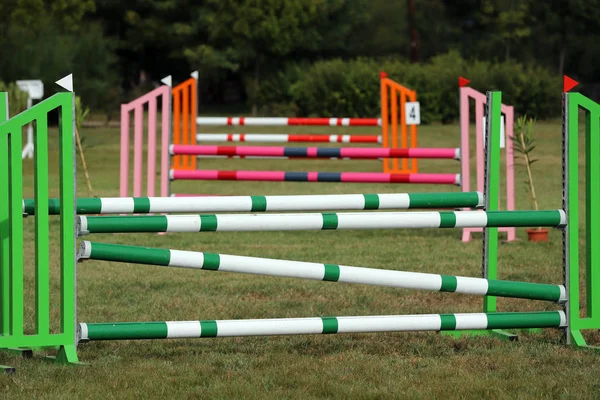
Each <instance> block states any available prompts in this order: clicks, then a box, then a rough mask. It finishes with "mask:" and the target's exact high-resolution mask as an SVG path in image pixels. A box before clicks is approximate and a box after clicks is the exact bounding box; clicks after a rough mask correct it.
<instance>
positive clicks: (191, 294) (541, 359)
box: [0, 122, 600, 399]
mask: <svg viewBox="0 0 600 400" xmlns="http://www.w3.org/2000/svg"><path fill="white" fill-rule="evenodd" d="M214 131H218V130H214ZM222 131H224V132H226V130H222ZM247 131H248V132H250V130H247ZM254 131H255V132H260V131H276V130H275V129H271V130H269V129H255V130H254ZM277 131H283V129H277ZM294 131H296V132H299V131H300V132H314V133H320V132H323V131H325V132H330V133H344V132H347V131H344V130H343V129H342V128H339V129H338V128H333V129H328V128H325V129H318V128H313V129H312V130H311V129H310V128H299V129H295V130H291V129H290V130H288V132H290V133H291V132H294ZM352 132H356V133H367V132H370V133H376V130H373V129H367V128H365V129H357V130H352ZM84 136H85V143H86V158H87V163H88V166H89V167H90V176H91V178H92V180H93V185H94V190H95V195H97V196H117V195H118V168H119V167H118V157H119V139H118V131H117V130H113V129H98V130H93V129H90V130H87V131H86V132H84ZM537 136H538V148H537V158H539V159H540V161H539V162H538V163H536V164H535V165H534V174H535V179H536V189H537V192H538V200H539V202H540V207H541V208H542V209H556V208H560V207H561V164H560V163H561V150H560V146H561V138H560V123H558V122H547V123H546V122H542V123H539V124H538V127H537ZM419 142H420V146H423V147H457V146H458V145H459V134H458V127H457V126H456V125H449V126H423V127H421V128H420V137H419ZM52 145H53V146H54V147H53V151H54V152H55V150H56V142H52ZM78 161H79V160H78ZM200 165H201V166H200ZM55 167H56V160H53V165H52V166H51V168H52V169H53V170H55ZM199 168H206V169H210V168H219V169H241V168H247V169H271V170H275V169H280V170H283V169H286V170H290V171H309V170H312V171H343V170H348V171H380V163H379V162H377V161H329V160H320V161H298V160H290V161H285V160H273V161H268V160H201V161H199ZM25 170H26V171H29V172H31V171H32V163H31V161H26V162H25ZM420 171H421V172H458V171H459V164H458V162H456V161H449V160H441V161H429V160H423V161H421V162H420ZM77 178H78V182H77V183H78V193H79V195H80V196H82V197H83V196H86V195H87V193H86V187H85V184H84V180H83V174H82V173H81V170H80V173H78V177H77ZM473 180H474V178H473ZM524 180H525V174H524V171H523V170H522V169H520V168H518V169H517V178H516V186H517V187H516V189H517V201H516V203H517V208H519V209H529V208H530V203H529V200H528V195H527V192H526V191H525V185H524V184H522V182H523V181H524ZM56 183H57V182H56V180H53V181H52V182H51V184H54V185H56ZM32 184H33V182H32V179H30V180H28V181H27V182H26V185H27V188H26V189H27V191H28V194H29V195H31V188H32ZM173 190H174V191H175V192H187V193H215V194H248V195H258V194H311V193H376V192H379V193H386V192H405V191H412V192H417V191H440V190H458V188H453V187H442V186H428V185H375V184H342V183H339V184H336V183H334V184H325V183H293V182H281V183H279V182H265V183H260V182H175V183H174V184H173ZM55 192H56V189H55ZM582 205H583V202H582ZM57 226H58V224H55V226H53V228H57ZM26 227H27V228H26V229H27V231H26V241H27V243H26V246H30V244H29V243H31V241H32V240H33V219H32V218H30V219H27V220H26ZM460 237H461V232H460V230H458V229H456V230H451V229H444V230H429V229H423V230H373V231H324V232H260V233H248V232H245V233H244V232H242V233H231V232H217V233H196V234H194V233H189V234H168V235H164V236H159V235H155V234H113V235H93V236H89V237H88V239H91V240H94V241H103V242H109V243H120V244H132V245H144V246H152V247H163V248H174V249H181V250H196V251H209V252H221V253H226V254H236V255H249V256H257V257H271V258H281V259H290V260H301V261H313V262H321V263H334V264H345V265H355V266H365V267H374V268H386V269H398V270H407V271H423V272H433V273H443V274H450V275H467V276H480V273H481V240H480V235H478V236H476V238H475V240H473V241H472V242H470V243H462V242H461V241H460ZM518 237H519V238H520V239H521V240H519V241H517V242H513V243H507V244H504V245H502V246H501V247H500V262H499V277H500V278H501V279H512V280H523V281H532V282H544V283H561V282H562V271H561V268H562V265H561V264H562V263H561V258H562V246H561V233H560V232H559V231H557V230H552V231H551V232H550V242H549V243H541V244H534V243H529V242H527V240H523V239H526V233H525V230H524V229H518ZM54 244H55V245H57V243H56V242H54ZM583 244H584V243H583V241H582V251H583V250H584V247H583ZM26 248H27V247H26ZM31 253H32V252H30V251H29V252H27V257H28V259H27V268H28V270H27V271H26V284H27V286H28V299H29V300H28V301H27V306H28V307H29V311H30V312H29V313H28V314H29V315H28V320H27V322H28V328H29V329H31V327H32V326H33V325H32V323H33V313H32V309H33V303H32V295H33V292H32V285H33V282H34V276H33V272H32V267H31V266H32V264H33V254H31ZM52 258H53V263H54V266H55V267H56V264H57V260H58V254H53V255H52ZM53 272H54V273H53V276H52V282H51V283H52V285H53V286H52V287H53V289H55V290H54V293H53V294H52V301H53V308H52V312H53V318H54V321H56V318H57V315H58V314H57V312H58V310H57V307H56V304H58V297H57V296H56V292H57V288H58V277H57V276H56V275H57V274H56V270H53ZM77 275H78V279H77V284H78V311H79V312H78V318H79V321H81V322H105V321H107V322H108V321H153V320H196V319H230V318H277V317H311V316H328V315H377V314H412V313H438V312H442V313H450V312H479V311H481V307H482V298H480V297H477V296H467V295H459V294H448V293H446V294H443V293H430V292H421V291H409V290H397V289H390V288H379V287H372V286H361V285H345V284H337V283H326V282H315V281H305V280H294V279H287V278H272V277H260V276H251V275H240V274H238V275H236V274H230V273H220V272H212V271H192V270H184V269H168V268H164V267H154V266H143V265H130V264H118V263H103V262H93V261H87V262H85V263H83V264H80V265H79V266H78V274H77ZM498 303H499V309H500V310H502V311H539V310H551V309H555V308H556V306H555V305H552V304H547V303H545V302H538V301H526V300H511V299H499V300H498ZM590 339H592V340H594V339H595V342H596V343H598V342H599V340H598V339H599V337H598V335H597V334H596V335H594V334H592V336H591V337H590ZM78 353H79V357H80V359H81V361H84V362H87V363H89V365H88V366H85V367H62V366H57V365H52V364H47V363H43V362H42V361H40V360H39V359H38V358H36V359H34V360H20V359H18V358H16V357H14V356H12V355H9V354H7V353H0V364H10V365H15V366H16V367H17V368H18V370H17V374H16V375H12V376H0V398H6V399H31V398H36V399H37V398H103V399H111V398H118V399H123V398H250V399H252V398H264V397H272V398H298V399H300V398H301V399H310V398H322V397H334V398H361V399H362V398H364V399H372V398H388V397H394V398H406V397H410V398H457V397H469V398H475V397H477V398H480V397H486V398H499V399H503V398H597V397H598V393H599V391H600V375H599V374H598V368H599V367H600V357H599V356H598V354H597V353H594V352H592V351H579V350H575V349H573V348H569V347H566V346H565V345H563V344H561V333H560V332H558V331H553V330H547V331H543V332H542V333H538V334H526V335H522V336H521V337H520V341H519V342H516V343H515V342H507V341H503V340H500V339H497V338H493V337H463V338H459V339H454V338H451V337H449V336H445V335H440V334H436V333H423V332H422V333H398V334H395V333H394V334H355V335H327V336H318V335H316V336H293V337H258V338H218V339H196V340H165V341H160V340H157V341H139V342H134V341H129V342H127V341H124V342H95V343H88V344H82V345H81V346H80V347H79V352H78Z"/></svg>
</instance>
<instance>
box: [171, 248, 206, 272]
mask: <svg viewBox="0 0 600 400" xmlns="http://www.w3.org/2000/svg"><path fill="white" fill-rule="evenodd" d="M169 252H170V258H169V266H170V267H179V268H198V269H200V268H202V265H203V264H204V254H203V253H200V252H194V251H184V250H169Z"/></svg>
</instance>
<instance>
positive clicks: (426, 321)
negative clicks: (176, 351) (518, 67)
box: [79, 311, 566, 341]
mask: <svg viewBox="0 0 600 400" xmlns="http://www.w3.org/2000/svg"><path fill="white" fill-rule="evenodd" d="M565 325H566V319H565V313H564V312H563V311H542V312H515V313H489V314H485V313H472V314H422V315H375V316H366V317H365V316H356V317H354V316H352V317H316V318H276V319H241V320H201V321H162V322H117V323H81V324H79V340H80V341H88V340H135V339H179V338H207V337H235V336H274V335H314V334H334V333H375V332H403V331H459V330H473V329H478V330H484V329H527V328H561V327H564V326H565Z"/></svg>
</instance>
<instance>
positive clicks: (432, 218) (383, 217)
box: [337, 212, 440, 229]
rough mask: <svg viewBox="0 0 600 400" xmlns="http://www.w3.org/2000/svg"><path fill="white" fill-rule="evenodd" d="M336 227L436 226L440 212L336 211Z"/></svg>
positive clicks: (437, 225) (438, 224) (389, 227)
mask: <svg viewBox="0 0 600 400" xmlns="http://www.w3.org/2000/svg"><path fill="white" fill-rule="evenodd" d="M337 217H338V229H368V228H369V227H373V226H377V227H378V228H381V229H392V228H416V227H419V228H438V227H439V226H440V213H437V212H431V213H427V212H420V213H368V214H367V215H365V214H362V213H338V214H337Z"/></svg>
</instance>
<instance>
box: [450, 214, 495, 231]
mask: <svg viewBox="0 0 600 400" xmlns="http://www.w3.org/2000/svg"><path fill="white" fill-rule="evenodd" d="M454 214H455V215H456V225H455V227H456V228H463V227H471V226H482V227H483V226H486V225H487V214H486V213H485V211H469V212H457V213H454Z"/></svg>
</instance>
